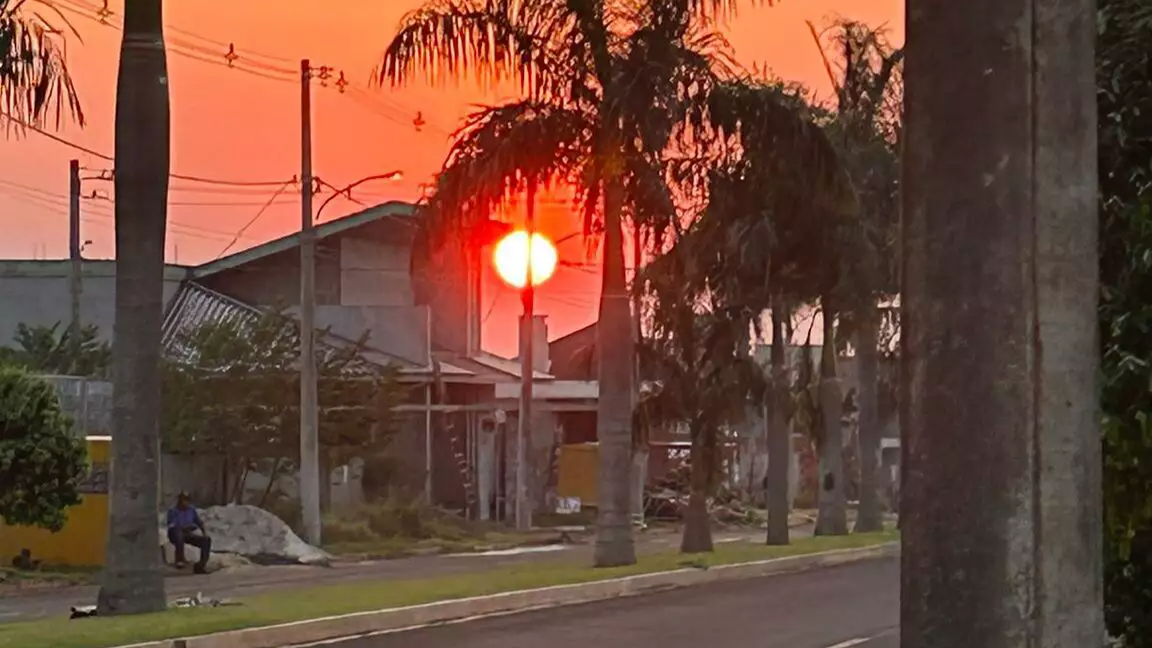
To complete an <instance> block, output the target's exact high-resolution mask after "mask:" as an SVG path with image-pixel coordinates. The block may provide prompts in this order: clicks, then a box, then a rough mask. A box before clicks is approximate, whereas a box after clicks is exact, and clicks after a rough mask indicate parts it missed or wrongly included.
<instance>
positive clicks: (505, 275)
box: [493, 185, 558, 531]
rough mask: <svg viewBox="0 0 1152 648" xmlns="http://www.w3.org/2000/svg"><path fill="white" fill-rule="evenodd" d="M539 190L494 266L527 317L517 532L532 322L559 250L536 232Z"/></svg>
mask: <svg viewBox="0 0 1152 648" xmlns="http://www.w3.org/2000/svg"><path fill="white" fill-rule="evenodd" d="M535 211H536V189H535V186H534V185H529V188H528V216H527V219H526V222H525V228H524V229H523V230H520V231H516V232H512V233H511V234H508V235H507V236H505V237H504V238H503V239H501V241H500V242H499V243H497V244H496V250H495V252H494V253H493V262H494V264H495V266H496V272H497V273H498V274H499V275H500V278H501V279H503V280H504V282H505V283H507V284H509V285H510V286H512V287H513V288H516V289H518V290H519V291H520V301H521V303H522V304H523V307H524V314H523V315H522V316H521V319H520V408H519V413H518V414H519V415H518V417H517V425H516V528H517V529H518V530H521V531H523V530H527V529H528V527H530V526H531V521H530V520H529V518H528V511H527V510H526V507H525V505H524V504H525V501H526V499H527V498H526V492H525V490H526V482H527V477H526V473H525V464H526V459H527V452H526V442H527V438H528V433H529V430H530V429H531V427H530V425H531V424H530V419H531V418H532V378H533V373H534V372H533V370H532V365H533V364H534V363H533V360H532V355H533V348H532V347H533V344H532V341H533V328H534V327H533V320H534V312H535V303H536V286H538V285H540V284H542V283H544V282H545V281H547V280H548V279H549V278H550V277H551V276H552V273H553V272H555V270H556V263H557V261H558V255H557V252H556V246H554V245H553V244H552V242H551V241H549V240H548V239H547V238H545V237H544V236H541V235H540V234H538V233H537V232H536V231H535V227H536V223H535Z"/></svg>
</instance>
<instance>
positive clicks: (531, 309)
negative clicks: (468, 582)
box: [516, 181, 536, 531]
mask: <svg viewBox="0 0 1152 648" xmlns="http://www.w3.org/2000/svg"><path fill="white" fill-rule="evenodd" d="M524 229H525V230H526V231H527V233H528V244H527V247H528V249H527V251H526V253H525V255H524V259H525V263H526V265H527V267H526V268H525V274H524V289H523V290H521V291H520V301H521V303H522V305H523V307H524V314H523V315H522V316H521V317H520V411H519V413H518V416H517V420H516V529H517V530H518V531H527V530H528V529H529V528H530V527H531V526H532V518H531V512H530V511H529V510H528V477H527V474H528V467H527V465H526V464H527V462H528V445H529V444H530V443H531V438H530V435H531V434H532V383H533V378H534V377H535V370H534V369H533V364H534V361H533V358H532V356H533V348H532V347H533V344H532V341H533V338H535V337H536V331H535V330H534V329H535V328H536V327H535V322H536V286H534V285H533V284H532V281H533V277H532V256H533V255H532V239H533V238H534V237H535V235H536V182H535V181H529V183H528V206H527V214H526V216H525V219H524Z"/></svg>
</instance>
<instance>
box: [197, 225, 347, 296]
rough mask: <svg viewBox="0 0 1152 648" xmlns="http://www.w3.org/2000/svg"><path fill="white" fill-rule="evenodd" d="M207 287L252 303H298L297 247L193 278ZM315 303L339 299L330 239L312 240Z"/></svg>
mask: <svg viewBox="0 0 1152 648" xmlns="http://www.w3.org/2000/svg"><path fill="white" fill-rule="evenodd" d="M197 282H198V283H200V284H202V285H204V286H205V287H207V288H211V289H212V290H215V291H217V292H219V293H223V294H225V295H228V296H229V297H233V298H235V299H239V300H240V301H242V302H245V303H248V304H253V305H256V306H277V305H278V306H285V307H287V306H297V305H299V304H300V249H299V248H292V249H289V250H286V251H284V252H280V253H277V254H272V255H269V256H266V257H264V258H262V259H256V260H255V261H251V262H249V263H245V264H243V265H241V266H238V267H235V268H231V269H228V270H223V271H221V272H218V273H216V274H213V275H209V276H207V277H202V278H200V279H197ZM316 303H317V304H339V303H340V246H339V245H338V244H337V243H335V242H333V241H331V240H321V241H318V242H317V244H316Z"/></svg>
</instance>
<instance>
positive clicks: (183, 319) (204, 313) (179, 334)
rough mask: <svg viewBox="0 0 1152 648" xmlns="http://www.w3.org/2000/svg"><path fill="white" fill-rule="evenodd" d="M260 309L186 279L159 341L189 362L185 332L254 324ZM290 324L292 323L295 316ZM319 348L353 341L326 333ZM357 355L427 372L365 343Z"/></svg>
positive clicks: (167, 351) (173, 355)
mask: <svg viewBox="0 0 1152 648" xmlns="http://www.w3.org/2000/svg"><path fill="white" fill-rule="evenodd" d="M262 314H263V313H262V311H261V310H260V309H258V308H256V307H255V306H251V305H249V304H245V303H244V302H241V301H239V300H236V299H233V298H231V297H228V296H227V295H223V294H221V293H218V292H216V291H214V290H210V289H208V288H205V287H204V286H201V285H199V284H197V283H194V282H191V281H187V282H184V284H182V285H181V287H180V290H179V291H178V292H177V293H176V295H175V297H173V298H172V303H171V306H170V307H169V309H168V312H167V314H166V315H165V317H164V328H163V330H162V333H161V335H162V337H161V341H162V344H163V348H164V353H165V355H166V356H167V357H168V358H169V359H172V360H175V361H177V362H189V363H190V362H192V361H193V358H192V353H193V350H192V349H191V348H190V347H189V346H188V344H187V342H186V340H187V337H188V335H190V334H191V333H192V332H193V331H195V330H196V329H197V328H199V327H200V326H203V325H204V324H206V323H210V322H211V323H248V324H254V323H255V322H256V321H257V320H258V319H259V318H260V317H261V315H262ZM290 321H292V324H290V325H294V324H295V320H290ZM316 344H317V347H318V348H319V349H320V350H321V351H324V350H328V351H335V350H337V349H343V348H347V347H348V346H350V345H353V344H355V341H353V340H347V339H344V338H342V337H340V336H337V335H332V334H331V333H327V334H324V335H321V336H319V337H318V338H317V340H316ZM360 356H361V357H362V358H363V359H364V360H365V361H367V362H369V363H371V364H374V365H377V366H380V367H385V366H392V367H397V368H399V369H400V371H401V372H402V373H427V372H429V371H430V368H428V367H422V366H420V365H417V364H414V363H412V362H410V361H408V360H404V359H403V358H399V357H396V356H393V355H391V354H388V353H385V352H383V351H380V350H379V349H374V348H372V347H370V346H369V347H366V348H365V349H364V350H363V351H362V352H361V354H360Z"/></svg>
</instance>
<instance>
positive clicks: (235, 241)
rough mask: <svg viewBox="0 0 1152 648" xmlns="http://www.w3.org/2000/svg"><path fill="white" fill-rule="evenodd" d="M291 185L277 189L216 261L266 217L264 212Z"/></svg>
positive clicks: (288, 183) (286, 184)
mask: <svg viewBox="0 0 1152 648" xmlns="http://www.w3.org/2000/svg"><path fill="white" fill-rule="evenodd" d="M291 184H292V183H291V182H285V183H284V184H283V185H282V186H281V187H280V188H279V189H277V190H276V191H275V193H273V194H272V197H270V198H269V199H268V201H267V202H265V203H264V206H263V207H261V208H260V210H259V211H257V212H256V215H255V216H253V217H252V218H251V219H249V220H248V222H247V223H245V224H244V227H241V228H240V229H239V230H238V231H237V232H236V235H235V236H233V237H232V240H231V241H230V242H229V243H228V245H226V246H225V247H224V249H223V250H220V253H219V254H217V255H216V259H215V260H219V259H220V258H221V257H223V256H224V255H225V254H227V253H228V251H229V250H231V249H232V248H233V246H235V245H236V243H237V242H238V241H239V240H240V237H242V236H244V232H247V231H248V228H249V227H252V226H253V225H255V224H256V221H258V220H260V217H261V216H263V215H264V212H266V211H268V208H269V207H271V206H272V204H273V203H275V202H276V199H277V198H279V197H280V194H282V193H284V190H285V189H287V188H288V187H289V186H290V185H291Z"/></svg>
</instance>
